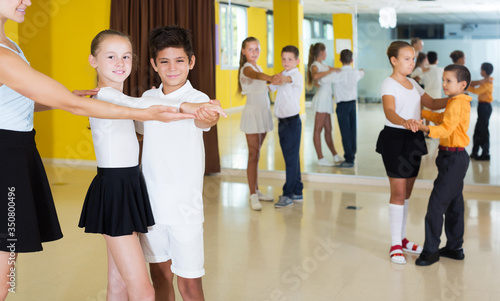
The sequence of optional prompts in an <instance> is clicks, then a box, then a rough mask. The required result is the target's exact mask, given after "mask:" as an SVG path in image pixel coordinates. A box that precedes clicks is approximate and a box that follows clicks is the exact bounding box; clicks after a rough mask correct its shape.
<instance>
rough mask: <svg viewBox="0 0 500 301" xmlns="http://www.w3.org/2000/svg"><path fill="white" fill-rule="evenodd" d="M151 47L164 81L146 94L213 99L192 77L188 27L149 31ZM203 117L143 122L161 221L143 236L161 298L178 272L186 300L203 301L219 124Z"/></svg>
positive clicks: (148, 172) (146, 161) (148, 176)
mask: <svg viewBox="0 0 500 301" xmlns="http://www.w3.org/2000/svg"><path fill="white" fill-rule="evenodd" d="M149 48H150V53H151V65H152V66H153V69H154V70H155V71H156V72H157V73H158V75H159V76H160V78H161V81H162V84H161V85H160V87H159V88H158V89H151V90H148V91H146V92H144V94H143V96H155V97H159V98H163V99H171V100H176V101H179V102H184V101H189V102H192V103H201V102H207V101H209V98H208V96H207V95H205V94H203V93H202V92H200V91H197V90H195V89H194V88H193V87H192V86H191V84H190V82H189V81H188V80H187V77H188V74H189V70H191V69H193V67H194V63H195V57H194V54H193V46H192V43H191V36H190V32H189V31H188V30H186V29H184V28H180V27H177V26H166V27H160V28H157V29H154V30H152V31H151V32H150V34H149ZM201 115H202V116H198V118H199V120H192V119H191V120H182V121H179V122H172V123H161V122H145V123H144V151H143V154H142V171H143V174H144V178H145V180H146V185H147V187H148V192H149V197H150V201H151V207H152V209H153V215H154V217H155V221H156V224H155V225H154V226H152V227H150V228H149V229H148V230H149V232H148V233H145V234H141V235H140V240H141V245H142V249H143V252H144V257H145V259H146V261H147V262H149V263H150V273H151V279H152V280H153V284H154V288H155V294H156V299H157V300H167V299H169V300H170V299H172V298H173V297H174V296H175V293H174V288H173V282H172V281H173V278H174V274H175V275H177V285H178V288H179V292H180V293H181V295H182V298H183V299H184V300H204V295H203V289H202V284H201V277H202V276H203V275H204V274H205V270H204V267H203V265H204V251H203V221H204V217H203V198H202V191H203V173H204V166H205V155H204V146H203V136H202V134H203V131H208V130H209V129H210V127H211V126H213V125H214V124H216V123H217V121H218V118H219V115H218V114H214V113H210V112H208V111H202V112H201Z"/></svg>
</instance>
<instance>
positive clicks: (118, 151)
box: [89, 87, 180, 168]
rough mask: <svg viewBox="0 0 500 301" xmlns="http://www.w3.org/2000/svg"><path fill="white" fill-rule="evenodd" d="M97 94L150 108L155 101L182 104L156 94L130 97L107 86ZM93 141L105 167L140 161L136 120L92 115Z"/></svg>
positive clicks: (98, 158)
mask: <svg viewBox="0 0 500 301" xmlns="http://www.w3.org/2000/svg"><path fill="white" fill-rule="evenodd" d="M96 98H97V99H99V100H102V101H106V102H110V103H113V104H117V105H121V106H126V107H134V108H147V107H149V106H151V105H155V104H164V105H168V106H173V107H177V108H178V107H179V106H180V104H179V103H175V102H173V101H172V102H169V101H165V100H161V99H159V98H155V97H142V98H135V97H130V96H127V95H125V94H123V93H122V92H120V91H118V90H116V89H114V88H111V87H105V88H101V89H100V90H99V93H97V95H96ZM89 120H90V128H91V130H92V140H93V142H94V149H95V156H96V159H97V166H99V167H105V168H112V167H115V168H118V167H133V166H137V165H138V164H139V143H138V141H137V136H136V133H135V132H136V130H135V125H134V121H133V120H127V119H101V118H92V117H91V118H89Z"/></svg>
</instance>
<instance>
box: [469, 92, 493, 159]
mask: <svg viewBox="0 0 500 301" xmlns="http://www.w3.org/2000/svg"><path fill="white" fill-rule="evenodd" d="M492 111H493V109H492V107H491V103H489V102H480V103H479V104H478V105H477V122H476V127H475V128H474V136H472V143H473V144H472V145H473V146H472V153H473V154H475V155H477V154H478V151H479V148H481V149H482V152H481V155H489V154H490V131H489V129H488V126H489V124H490V116H491V112H492Z"/></svg>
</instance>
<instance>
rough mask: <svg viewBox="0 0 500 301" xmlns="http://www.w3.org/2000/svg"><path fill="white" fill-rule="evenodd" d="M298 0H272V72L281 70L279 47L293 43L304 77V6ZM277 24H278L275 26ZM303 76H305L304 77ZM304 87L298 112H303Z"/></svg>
mask: <svg viewBox="0 0 500 301" xmlns="http://www.w3.org/2000/svg"><path fill="white" fill-rule="evenodd" d="M300 3H301V1H300V0H274V1H273V10H274V24H275V26H274V49H275V53H274V73H277V72H280V71H283V66H282V64H281V49H283V47H285V46H287V45H293V46H295V47H297V48H298V49H299V54H300V55H299V58H300V62H299V64H298V67H299V70H300V73H302V76H303V77H304V64H303V62H304V54H303V53H302V48H303V47H302V46H303V40H302V21H303V19H304V8H303V6H302V4H300ZM277 24H279V26H276V25H277ZM304 78H305V77H304ZM305 100H306V97H305V89H304V90H303V91H302V96H301V98H300V108H301V109H300V113H301V114H302V113H305Z"/></svg>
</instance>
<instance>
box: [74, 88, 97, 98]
mask: <svg viewBox="0 0 500 301" xmlns="http://www.w3.org/2000/svg"><path fill="white" fill-rule="evenodd" d="M98 92H99V88H94V89H92V90H73V92H72V93H73V94H75V95H76V96H80V97H85V96H94V95H97V93H98Z"/></svg>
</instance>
